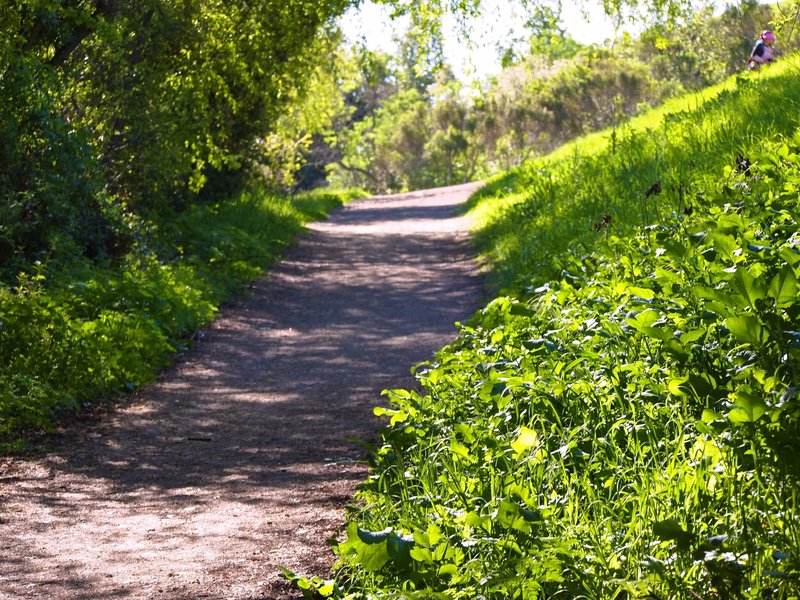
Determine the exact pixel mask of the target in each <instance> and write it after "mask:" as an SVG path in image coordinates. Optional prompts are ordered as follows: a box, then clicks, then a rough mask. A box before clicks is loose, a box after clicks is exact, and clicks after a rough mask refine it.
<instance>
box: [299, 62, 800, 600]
mask: <svg viewBox="0 0 800 600" xmlns="http://www.w3.org/2000/svg"><path fill="white" fill-rule="evenodd" d="M799 69H800V63H798V62H797V60H786V61H785V62H783V63H782V64H779V65H776V66H775V67H774V68H770V69H769V70H765V71H763V72H760V73H755V74H747V75H744V76H740V77H737V78H734V79H732V80H730V81H727V82H726V83H725V84H723V85H720V86H718V87H716V88H714V89H710V90H708V91H706V92H704V93H702V94H699V95H694V96H690V97H687V98H684V99H682V100H680V101H676V102H673V103H671V104H669V105H667V106H665V107H663V108H662V109H660V110H658V111H656V112H652V113H649V114H647V115H643V116H642V117H641V118H638V119H636V120H635V121H633V122H631V123H630V124H628V125H626V126H625V127H623V128H620V129H617V130H616V131H605V132H602V133H598V134H596V135H593V136H590V137H588V138H584V139H581V140H579V141H578V142H576V143H574V144H571V145H569V146H566V147H564V148H562V149H560V150H559V151H558V152H556V153H555V154H553V155H551V156H548V157H546V158H544V159H542V160H540V161H537V162H534V163H530V164H527V165H525V166H523V167H522V168H520V169H517V170H515V171H512V172H510V173H507V174H505V175H502V176H500V177H498V178H496V179H495V180H493V181H492V182H491V183H490V184H489V185H488V186H487V187H486V188H485V189H484V190H483V191H482V192H480V193H479V194H478V195H476V197H475V198H474V199H473V203H472V208H473V210H474V211H475V213H476V214H477V215H478V216H479V218H480V223H481V224H480V228H479V231H478V238H479V241H480V243H481V247H482V249H483V251H484V255H485V257H486V259H487V261H488V263H489V264H490V266H491V267H492V270H493V274H494V277H495V281H496V282H497V284H498V286H502V287H503V288H504V289H505V290H506V292H507V294H508V295H504V296H500V297H497V298H496V299H495V300H493V301H492V302H490V303H489V304H488V305H487V306H486V307H485V308H484V309H483V310H481V311H479V312H478V313H477V314H476V315H475V316H474V317H473V318H472V319H471V321H470V322H469V323H467V324H466V325H464V326H462V327H461V329H460V337H459V339H458V340H457V341H456V342H455V343H453V344H452V345H450V346H449V347H447V348H445V349H443V350H442V351H441V352H439V353H438V354H437V356H436V357H435V360H433V361H431V362H430V363H425V364H422V365H419V366H418V367H417V370H416V373H417V378H418V380H419V382H420V383H421V384H422V386H423V387H424V389H425V392H424V393H417V392H415V391H409V390H393V391H389V392H388V393H387V397H388V400H389V406H388V407H387V408H378V409H376V412H377V413H378V414H381V415H385V416H386V417H387V421H388V423H387V428H386V430H385V431H384V433H383V442H382V444H381V446H380V447H379V448H376V450H375V453H374V456H373V464H372V472H371V475H370V477H369V479H368V481H366V482H365V483H364V484H363V485H362V487H361V489H360V492H359V507H358V508H353V509H352V514H351V515H350V518H349V521H348V526H347V533H346V539H343V541H341V542H340V543H339V544H338V545H337V546H336V551H337V553H338V554H339V556H340V559H341V560H340V564H339V571H338V573H337V574H336V577H335V578H334V579H331V580H330V581H320V580H307V579H302V578H300V579H296V581H297V583H298V584H299V585H300V586H301V587H302V588H304V589H316V590H317V592H318V593H320V594H322V595H323V596H328V597H345V598H447V599H456V598H464V599H467V598H469V599H475V598H486V599H497V600H500V599H508V598H559V599H562V598H563V599H567V598H569V599H574V598H591V599H608V598H652V599H664V600H666V599H670V600H673V599H686V600H690V599H692V600H696V599H699V598H703V599H711V598H719V599H723V598H797V597H800V518H798V512H797V509H798V506H797V502H798V495H800V485H799V484H800V459H799V458H798V457H800V398H798V388H799V387H800V333H798V331H800V285H798V278H799V277H800V227H799V225H798V208H799V206H798V192H800V134H799V132H798V126H800V110H798V101H800V78H798V70H799ZM288 576H289V577H290V578H291V577H293V575H291V574H288Z"/></svg>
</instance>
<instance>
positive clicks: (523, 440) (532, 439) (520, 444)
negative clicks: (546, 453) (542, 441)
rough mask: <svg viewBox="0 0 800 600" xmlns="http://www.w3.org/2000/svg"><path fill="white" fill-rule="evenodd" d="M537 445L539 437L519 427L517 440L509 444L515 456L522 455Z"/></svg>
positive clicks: (530, 430) (532, 431)
mask: <svg viewBox="0 0 800 600" xmlns="http://www.w3.org/2000/svg"><path fill="white" fill-rule="evenodd" d="M538 444H539V436H538V435H537V433H536V432H535V431H534V430H533V429H529V428H527V427H524V426H523V427H521V428H520V430H519V435H518V436H517V439H515V440H514V441H513V442H511V447H512V448H513V449H514V452H516V454H517V456H519V455H521V454H524V453H525V452H527V451H528V450H530V449H531V448H533V447H534V446H537V445H538Z"/></svg>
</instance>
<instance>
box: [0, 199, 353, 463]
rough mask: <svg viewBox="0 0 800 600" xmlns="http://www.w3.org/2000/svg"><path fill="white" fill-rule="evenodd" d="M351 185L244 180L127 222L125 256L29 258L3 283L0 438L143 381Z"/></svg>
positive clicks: (2, 441)
mask: <svg viewBox="0 0 800 600" xmlns="http://www.w3.org/2000/svg"><path fill="white" fill-rule="evenodd" d="M358 195H362V194H360V193H355V194H347V193H340V194H333V193H331V194H322V193H317V194H309V195H305V196H300V197H297V198H295V199H293V200H291V201H290V200H288V199H286V198H283V197H279V196H275V195H271V194H268V193H265V192H260V191H250V192H246V193H244V194H242V195H241V196H240V197H239V198H237V199H233V200H231V201H226V202H222V203H219V204H216V205H213V206H195V207H192V208H191V209H189V210H188V211H186V212H184V213H181V214H178V215H176V214H170V215H168V216H165V215H162V216H161V218H159V219H154V220H153V221H151V222H147V223H144V222H141V221H140V222H136V223H132V227H136V229H137V231H139V232H140V237H139V242H138V245H137V247H135V248H134V249H133V251H132V252H131V253H130V254H129V255H128V256H127V257H126V258H125V259H123V260H121V261H117V262H115V263H113V264H107V265H104V266H101V265H98V264H97V263H95V262H93V261H90V260H88V259H86V258H80V257H77V258H75V259H74V260H73V261H72V262H70V263H69V264H63V263H60V264H58V265H44V264H42V265H33V266H32V268H31V270H30V272H28V273H24V274H20V276H19V279H18V283H17V285H16V286H14V287H13V288H7V287H0V450H3V451H8V450H13V449H19V448H22V447H24V446H25V442H24V440H23V439H22V438H24V434H25V432H26V431H30V430H32V429H47V428H49V427H50V426H51V424H52V419H53V417H54V416H55V415H56V414H58V413H59V412H63V411H77V410H80V409H81V408H83V407H85V406H86V405H87V403H93V402H95V401H97V400H98V399H99V398H102V397H106V398H107V397H112V396H114V395H116V394H119V393H121V392H124V391H126V390H133V389H135V388H137V387H139V386H141V385H142V384H144V383H146V382H148V381H150V380H151V379H152V378H153V377H154V375H155V373H156V371H157V370H158V369H159V368H160V367H163V366H164V365H166V364H167V363H168V362H169V360H170V358H171V357H172V355H173V354H174V353H175V352H176V351H180V350H182V349H184V348H185V347H186V346H187V344H188V343H190V341H191V338H192V337H193V335H194V333H195V332H196V331H197V330H198V329H199V328H201V327H202V326H204V325H205V324H207V323H208V322H210V320H211V319H212V318H213V317H214V316H215V314H216V312H217V310H218V307H219V306H220V304H221V303H222V302H223V301H225V300H226V299H229V298H231V296H232V295H234V294H235V293H237V292H238V291H239V290H241V289H242V287H243V286H245V285H246V284H247V283H248V282H250V281H252V280H253V279H255V278H257V277H258V276H259V275H261V273H262V272H263V270H264V268H265V267H266V266H268V265H269V264H270V263H271V262H272V261H273V260H274V259H275V257H277V256H278V255H279V254H280V253H281V252H282V251H283V249H284V247H285V246H286V244H288V243H290V242H291V240H292V239H293V238H294V237H295V236H297V234H299V233H300V232H301V231H302V229H303V224H304V223H307V222H309V221H311V220H316V219H320V218H324V216H325V215H326V214H327V213H328V212H329V211H330V210H331V209H332V208H334V207H336V206H339V205H341V204H342V203H343V202H345V201H347V200H349V199H352V197H354V196H358Z"/></svg>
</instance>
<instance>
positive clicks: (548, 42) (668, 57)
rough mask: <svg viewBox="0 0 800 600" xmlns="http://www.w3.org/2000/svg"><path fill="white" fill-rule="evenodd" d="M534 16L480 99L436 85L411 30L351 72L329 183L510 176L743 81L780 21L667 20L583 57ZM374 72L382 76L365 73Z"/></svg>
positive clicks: (731, 11)
mask: <svg viewBox="0 0 800 600" xmlns="http://www.w3.org/2000/svg"><path fill="white" fill-rule="evenodd" d="M529 15H530V16H529V22H528V29H529V30H530V31H531V33H532V35H531V37H530V40H529V43H528V48H527V50H526V51H525V52H524V53H523V54H522V55H521V56H520V55H518V53H519V49H518V48H517V47H516V46H514V45H512V46H511V47H509V48H507V49H505V55H504V65H505V68H504V69H503V70H502V72H501V73H500V74H499V75H498V76H497V77H496V78H494V79H492V80H491V81H489V82H484V83H483V84H480V85H478V86H477V87H476V88H475V89H471V90H467V89H464V88H463V87H460V86H459V85H458V84H456V83H455V82H454V81H453V80H452V78H451V77H450V75H449V71H448V67H447V66H446V65H438V72H439V75H438V78H436V77H435V76H434V74H433V66H432V65H431V64H429V63H424V61H423V62H422V63H421V62H420V60H421V59H420V56H419V55H418V54H415V53H414V52H413V50H414V49H418V48H419V47H420V44H421V43H422V42H420V40H419V37H420V33H419V31H418V30H417V29H416V28H415V27H413V26H412V27H411V28H410V30H409V32H408V33H407V34H406V36H405V37H404V38H403V39H402V40H400V41H401V44H400V47H401V56H400V57H399V58H397V59H395V60H392V59H390V58H388V57H386V56H381V57H380V58H379V59H378V57H377V55H373V56H374V57H375V59H374V60H372V61H370V60H366V61H362V63H361V65H362V68H361V70H360V74H359V70H358V69H353V70H352V71H351V72H353V73H355V79H354V81H360V83H358V84H357V85H352V84H351V85H349V86H347V92H346V98H347V99H346V103H348V104H350V105H351V106H352V107H354V108H353V110H352V112H350V113H349V116H348V117H347V118H346V119H341V120H340V121H339V123H340V125H339V127H338V129H337V130H336V132H335V133H334V134H333V135H331V136H330V137H329V139H328V141H329V143H330V145H331V147H332V148H333V149H334V150H333V151H332V152H331V153H329V154H328V156H329V157H332V158H331V159H330V160H329V164H330V171H331V175H330V177H329V180H330V181H333V182H335V183H337V184H338V185H357V186H362V187H366V188H368V189H371V190H373V191H379V192H383V191H387V190H400V189H409V188H411V189H414V188H421V187H429V186H434V185H436V186H438V185H447V184H453V183H460V182H462V181H464V180H465V179H470V178H481V177H486V176H487V175H488V174H489V173H491V172H495V171H496V170H498V169H503V170H507V169H510V168H513V167H514V166H517V165H519V164H521V163H522V162H524V161H525V160H528V159H529V158H531V157H534V156H540V155H542V154H544V153H546V152H550V151H552V150H554V149H555V148H557V147H559V146H561V145H562V144H564V143H565V142H567V141H569V140H572V139H575V138H576V137H578V136H581V135H583V134H585V133H588V132H591V131H597V130H599V129H603V128H605V127H618V126H619V125H620V124H621V123H623V122H624V121H625V120H627V119H628V118H630V117H631V116H633V115H636V114H638V113H640V112H642V111H643V110H645V109H647V108H650V107H653V106H657V105H660V104H661V103H662V102H664V101H665V100H667V99H669V98H671V97H674V96H676V95H679V94H681V93H684V92H686V91H687V90H698V89H702V88H704V87H707V86H709V85H711V84H715V83H718V82H720V81H721V80H723V79H724V78H725V77H727V76H728V75H730V74H734V73H737V72H742V70H743V69H744V68H745V65H746V59H747V56H748V55H749V50H750V46H751V44H752V43H753V40H754V39H755V37H756V35H757V33H758V31H759V30H760V29H761V28H763V27H764V25H765V24H766V23H769V22H770V21H771V20H772V19H773V18H774V17H773V15H772V9H771V8H770V7H769V6H765V5H760V4H758V3H755V2H746V3H744V4H742V5H739V6H736V7H729V8H728V9H727V10H726V11H725V12H723V13H722V14H721V15H719V16H714V15H712V14H710V13H709V12H708V11H701V12H697V13H692V14H685V15H680V16H676V17H675V18H673V19H662V20H658V21H656V23H655V24H650V25H649V26H648V27H647V28H646V29H645V30H644V32H643V33H642V35H641V36H640V37H638V38H636V39H633V38H631V37H629V36H622V37H620V38H619V39H617V40H615V41H614V43H613V44H611V45H607V46H604V47H600V46H591V47H584V46H581V45H580V44H578V43H577V42H575V41H574V40H571V39H569V37H567V36H566V35H565V33H564V31H563V30H562V29H560V27H559V23H558V14H557V11H556V10H555V9H553V8H552V7H548V6H537V7H532V8H531V12H530V13H529ZM779 39H780V43H779V45H778V50H779V52H778V53H779V54H781V55H782V54H783V53H788V52H790V51H791V50H793V49H794V48H795V47H796V46H797V44H796V41H795V40H793V39H792V35H791V33H790V32H789V31H788V30H787V33H786V34H785V35H784V34H781V35H780V36H779ZM409 49H411V50H412V51H409ZM360 56H362V57H364V56H369V53H368V52H362V53H361V54H360ZM345 60H347V59H346V58H345ZM434 62H436V61H434ZM378 64H379V65H380V67H381V70H380V75H378V76H376V75H377V74H378V71H377V70H375V69H374V68H372V69H367V68H363V66H364V65H373V66H374V65H378ZM437 64H438V63H437ZM351 81H353V80H351ZM388 82H391V85H387V83H388ZM443 90H444V91H445V93H444V94H442V91H443ZM410 94H411V95H410ZM414 94H416V95H414ZM365 106H368V107H369V109H368V110H361V108H360V107H365ZM395 125H396V127H395Z"/></svg>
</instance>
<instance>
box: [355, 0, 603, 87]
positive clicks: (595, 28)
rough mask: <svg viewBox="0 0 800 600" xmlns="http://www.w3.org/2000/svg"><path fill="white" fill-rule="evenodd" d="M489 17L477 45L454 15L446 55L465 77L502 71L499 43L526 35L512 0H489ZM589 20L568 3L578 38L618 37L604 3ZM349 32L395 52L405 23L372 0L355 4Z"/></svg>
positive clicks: (567, 19)
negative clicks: (459, 29)
mask: <svg viewBox="0 0 800 600" xmlns="http://www.w3.org/2000/svg"><path fill="white" fill-rule="evenodd" d="M483 4H484V5H485V9H484V17H483V18H482V19H481V20H480V22H477V23H476V25H475V29H476V32H478V31H479V32H480V35H475V36H473V45H474V46H475V47H474V48H473V49H471V50H470V49H468V48H467V47H466V43H465V42H464V41H462V40H459V39H458V35H457V33H455V29H456V25H455V21H454V20H452V19H451V20H450V21H449V22H446V23H445V26H446V27H447V28H448V30H450V31H451V34H450V35H446V38H445V55H446V57H447V60H448V62H449V63H450V64H451V66H452V67H453V69H454V71H455V73H456V75H457V76H458V77H459V78H460V79H462V80H470V79H483V78H485V77H487V76H490V75H494V74H496V73H498V72H499V71H500V60H499V56H498V52H497V46H498V44H505V45H508V40H509V37H513V36H514V35H520V36H521V35H524V30H523V28H522V26H521V24H522V22H523V20H524V18H523V16H522V13H521V12H520V10H519V8H518V7H515V3H513V2H509V1H508V0H483ZM586 4H587V5H590V6H588V7H587V10H589V11H590V14H589V20H588V21H587V20H586V19H585V18H584V16H582V14H581V11H580V10H579V9H578V8H577V7H576V5H574V4H571V3H570V2H569V0H566V1H565V2H564V4H563V14H564V26H565V29H566V30H567V33H569V34H570V35H571V36H572V37H573V38H574V39H575V40H577V41H579V42H582V43H585V44H602V43H604V42H605V41H606V40H610V39H612V38H613V37H614V25H613V23H612V21H611V20H610V19H609V18H608V17H607V16H605V14H603V11H602V9H601V8H600V3H599V2H587V3H586ZM340 25H341V27H342V30H343V32H344V34H345V35H346V36H347V38H348V39H349V40H350V41H351V42H356V41H357V40H361V39H364V40H366V44H367V47H368V48H370V49H372V50H383V51H385V52H389V53H392V52H393V51H394V45H393V42H392V37H393V36H394V29H393V28H396V29H397V33H402V31H403V26H402V23H401V24H392V22H391V19H390V18H389V11H388V10H387V9H386V8H385V7H384V6H381V5H376V4H374V3H372V2H370V1H369V0H365V1H364V2H362V4H361V6H360V7H359V8H358V9H357V10H354V9H350V10H349V11H348V13H347V14H346V15H345V16H344V18H343V19H341V21H340Z"/></svg>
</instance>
